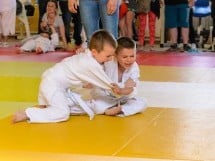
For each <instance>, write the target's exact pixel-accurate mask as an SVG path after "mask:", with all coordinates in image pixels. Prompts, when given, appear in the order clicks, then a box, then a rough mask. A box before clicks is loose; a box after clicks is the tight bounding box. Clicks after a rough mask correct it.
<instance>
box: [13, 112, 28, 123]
mask: <svg viewBox="0 0 215 161" xmlns="http://www.w3.org/2000/svg"><path fill="white" fill-rule="evenodd" d="M26 120H28V116H27V115H26V113H25V110H21V111H17V112H16V113H15V114H14V116H13V120H12V121H13V123H17V122H21V121H26Z"/></svg>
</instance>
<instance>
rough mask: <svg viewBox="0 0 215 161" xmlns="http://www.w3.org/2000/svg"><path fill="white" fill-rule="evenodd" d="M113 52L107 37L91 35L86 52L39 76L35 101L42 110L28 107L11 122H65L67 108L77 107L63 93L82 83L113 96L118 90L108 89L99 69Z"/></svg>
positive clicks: (113, 45) (112, 43)
mask: <svg viewBox="0 0 215 161" xmlns="http://www.w3.org/2000/svg"><path fill="white" fill-rule="evenodd" d="M115 48H116V41H115V39H114V38H113V36H112V35H111V34H110V33H108V32H107V31H105V30H99V31H97V32H95V33H94V34H93V35H92V37H91V39H90V42H89V49H87V50H86V51H85V52H84V53H80V54H78V55H74V56H72V57H68V58H65V59H64V60H62V61H61V62H59V63H57V64H56V65H54V66H53V67H51V68H50V69H48V70H46V71H45V72H44V73H43V75H42V80H41V84H40V89H39V96H38V100H39V105H45V107H46V108H38V107H29V108H27V109H25V110H23V111H18V112H16V113H15V115H14V118H13V122H14V123H16V122H20V121H25V120H29V121H30V122H36V123H50V122H61V121H66V120H68V119H69V116H70V114H71V107H73V106H77V105H76V102H73V101H71V100H70V99H68V93H67V91H68V89H69V88H71V87H75V86H80V85H82V84H83V83H85V82H89V83H91V84H93V85H95V86H98V87H100V88H102V89H106V90H112V91H113V92H115V93H117V91H118V89H117V88H115V86H112V85H111V83H112V81H111V80H110V79H109V78H108V77H107V75H106V74H105V72H104V70H103V67H102V66H101V64H104V63H105V62H107V61H109V60H111V59H112V57H113V55H114V54H115ZM71 92H72V91H71ZM89 103H90V102H89ZM80 106H81V105H80ZM88 110H90V109H88ZM86 112H87V111H86ZM87 113H88V112H87Z"/></svg>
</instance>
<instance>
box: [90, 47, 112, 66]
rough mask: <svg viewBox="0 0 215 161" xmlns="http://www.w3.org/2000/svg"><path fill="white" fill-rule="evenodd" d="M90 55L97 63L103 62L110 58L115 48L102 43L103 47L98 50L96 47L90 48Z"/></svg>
mask: <svg viewBox="0 0 215 161" xmlns="http://www.w3.org/2000/svg"><path fill="white" fill-rule="evenodd" d="M92 55H93V57H94V58H95V59H96V61H97V62H98V63H100V64H104V63H105V62H107V61H110V60H112V58H113V56H114V55H115V48H114V47H112V46H111V45H109V44H104V49H103V50H102V51H100V52H98V51H97V50H96V49H92Z"/></svg>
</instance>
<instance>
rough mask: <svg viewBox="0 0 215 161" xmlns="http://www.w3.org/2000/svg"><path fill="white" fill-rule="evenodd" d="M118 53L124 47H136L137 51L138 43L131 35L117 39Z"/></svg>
mask: <svg viewBox="0 0 215 161" xmlns="http://www.w3.org/2000/svg"><path fill="white" fill-rule="evenodd" d="M117 44H118V45H117V48H116V54H118V53H119V52H120V51H121V50H122V49H134V50H135V52H136V43H135V42H134V40H132V39H131V38H129V37H120V38H118V39H117Z"/></svg>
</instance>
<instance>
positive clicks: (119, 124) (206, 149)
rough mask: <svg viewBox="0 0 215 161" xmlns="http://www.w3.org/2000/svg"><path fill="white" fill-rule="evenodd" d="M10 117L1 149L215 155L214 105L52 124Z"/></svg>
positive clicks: (168, 156)
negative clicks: (20, 121)
mask: <svg viewBox="0 0 215 161" xmlns="http://www.w3.org/2000/svg"><path fill="white" fill-rule="evenodd" d="M10 121H11V118H10V117H8V118H5V119H3V120H1V121H0V129H1V133H0V137H1V138H2V139H1V146H0V151H2V152H4V151H15V152H21V153H24V152H27V153H26V158H30V157H31V155H30V156H28V154H31V153H32V152H36V153H40V152H42V153H43V152H44V153H48V154H50V153H53V154H54V155H56V154H59V155H60V154H61V155H62V160H64V159H63V158H64V157H65V154H71V155H74V154H75V155H77V154H78V155H82V154H83V155H94V156H96V155H98V156H100V157H101V158H102V156H113V157H129V158H130V157H132V158H152V159H167V160H214V159H215V155H214V153H213V152H214V151H215V140H214V131H215V126H214V125H215V110H212V109H211V110H208V109H207V110H206V109H196V110H195V109H169V108H149V109H147V110H146V111H145V112H144V113H142V114H137V115H135V116H131V117H126V118H119V117H108V116H96V117H95V119H94V120H92V121H90V120H89V118H88V117H87V116H72V117H71V119H70V120H69V121H67V122H63V123H53V124H29V123H27V122H23V123H19V124H11V122H10ZM209 124H210V126H206V125H209ZM43 155H45V154H43ZM33 156H34V155H33ZM1 157H3V158H4V157H5V156H4V155H3V156H2V155H1V156H0V160H2V159H1ZM10 157H13V156H10ZM14 157H16V156H14ZM34 157H36V158H37V156H34ZM24 159H25V158H24ZM35 160H36V159H35Z"/></svg>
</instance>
